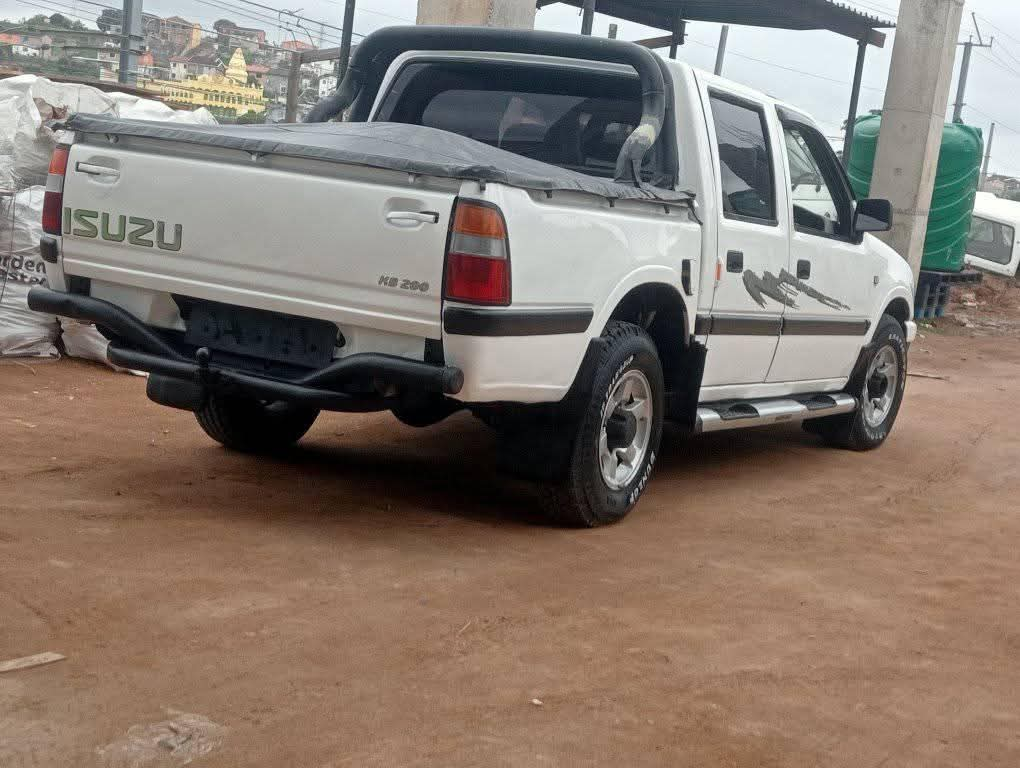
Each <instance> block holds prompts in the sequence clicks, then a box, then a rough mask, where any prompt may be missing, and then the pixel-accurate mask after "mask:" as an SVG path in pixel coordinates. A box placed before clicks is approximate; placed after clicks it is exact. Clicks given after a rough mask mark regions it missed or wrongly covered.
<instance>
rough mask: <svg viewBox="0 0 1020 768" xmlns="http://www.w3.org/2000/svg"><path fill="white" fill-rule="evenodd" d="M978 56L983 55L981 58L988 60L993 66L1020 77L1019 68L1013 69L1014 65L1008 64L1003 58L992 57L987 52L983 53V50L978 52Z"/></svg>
mask: <svg viewBox="0 0 1020 768" xmlns="http://www.w3.org/2000/svg"><path fill="white" fill-rule="evenodd" d="M978 56H979V57H981V59H983V60H984V61H987V62H988V63H989V64H991V65H992V66H993V67H997V68H999V69H1001V70H1002V71H1003V72H1006V73H1008V74H1010V75H1012V76H1013V77H1020V72H1018V71H1017V70H1015V69H1013V67H1011V66H1009V65H1008V64H1006V63H1005V62H1004V61H1002V60H1001V59H993V58H992V57H990V56H988V55H987V54H985V53H981V52H979V53H978Z"/></svg>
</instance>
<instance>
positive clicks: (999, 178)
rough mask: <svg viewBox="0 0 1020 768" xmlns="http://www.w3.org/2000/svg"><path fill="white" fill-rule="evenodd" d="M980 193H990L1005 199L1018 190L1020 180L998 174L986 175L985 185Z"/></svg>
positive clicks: (1019, 188)
mask: <svg viewBox="0 0 1020 768" xmlns="http://www.w3.org/2000/svg"><path fill="white" fill-rule="evenodd" d="M981 189H982V191H984V192H991V193H992V194H993V195H995V196H996V197H1005V196H1006V195H1009V194H1014V193H1016V192H1017V191H1018V190H1020V180H1017V179H1015V178H1013V177H1012V176H1003V175H1002V174H998V173H990V174H988V178H987V179H985V183H984V184H983V185H982V186H981Z"/></svg>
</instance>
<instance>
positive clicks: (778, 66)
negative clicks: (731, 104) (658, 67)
mask: <svg viewBox="0 0 1020 768" xmlns="http://www.w3.org/2000/svg"><path fill="white" fill-rule="evenodd" d="M687 39H688V40H690V41H691V42H692V43H694V44H695V45H700V46H702V47H703V48H712V49H713V50H714V49H715V45H713V44H712V43H705V42H702V41H701V40H696V39H694V38H693V37H691V36H689V35H688V37H687ZM728 55H730V56H736V57H737V58H738V59H747V60H748V61H753V62H755V63H756V64H764V65H765V66H767V67H775V68H776V69H782V70H784V71H786V72H793V73H795V74H798V75H804V76H805V77H813V78H816V79H818V80H825V81H827V82H830V83H837V84H839V85H847V86H849V85H852V83H850V82H849V81H847V80H838V79H836V78H834V77H828V76H826V75H819V74H817V73H815V72H805V71H804V70H803V69H797V68H796V67H788V66H786V65H784V64H776V63H775V62H772V61H766V60H765V59H758V58H755V57H754V56H748V55H747V54H744V53H738V52H736V51H729V52H728ZM861 88H863V89H864V90H867V91H875V92H877V93H884V92H885V89H884V88H875V87H873V86H870V85H862V86H861Z"/></svg>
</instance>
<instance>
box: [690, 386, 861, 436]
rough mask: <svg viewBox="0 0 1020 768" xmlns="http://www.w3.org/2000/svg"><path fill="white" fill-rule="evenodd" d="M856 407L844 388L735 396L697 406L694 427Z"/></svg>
mask: <svg viewBox="0 0 1020 768" xmlns="http://www.w3.org/2000/svg"><path fill="white" fill-rule="evenodd" d="M855 410H857V400H856V398H854V397H852V396H851V395H847V394H845V393H842V392H837V393H834V394H819V395H803V396H798V397H787V398H781V399H776V400H732V401H727V402H721V403H712V404H711V405H703V406H700V407H699V408H698V415H697V419H696V420H695V425H694V431H695V432H697V433H702V432H722V431H723V430H727V429H745V428H747V427H761V426H765V425H766V424H785V423H787V422H798V421H805V420H806V419H816V418H820V417H822V416H836V415H838V414H841V413H850V412H851V411H855Z"/></svg>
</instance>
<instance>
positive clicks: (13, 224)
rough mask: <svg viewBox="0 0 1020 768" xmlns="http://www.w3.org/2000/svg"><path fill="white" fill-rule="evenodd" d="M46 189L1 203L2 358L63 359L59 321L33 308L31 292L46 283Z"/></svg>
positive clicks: (0, 334) (0, 326)
mask: <svg viewBox="0 0 1020 768" xmlns="http://www.w3.org/2000/svg"><path fill="white" fill-rule="evenodd" d="M44 192H45V188H44V187H40V186H36V187H29V188H28V189H25V190H22V191H21V192H19V193H18V194H17V195H14V196H13V197H7V198H3V199H0V216H2V218H0V357H14V356H29V357H58V356H59V355H58V352H57V348H56V346H54V345H55V342H56V340H57V336H58V334H59V333H60V326H59V325H58V324H57V320H56V318H54V317H50V316H49V315H42V314H39V313H38V312H33V311H31V310H30V309H29V308H28V303H27V297H28V291H29V289H30V288H32V287H33V286H35V285H46V264H45V262H44V261H43V260H42V259H41V258H40V256H39V238H40V236H41V235H42V206H43V193H44Z"/></svg>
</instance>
